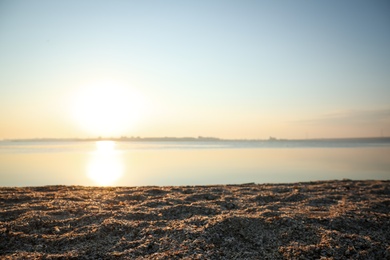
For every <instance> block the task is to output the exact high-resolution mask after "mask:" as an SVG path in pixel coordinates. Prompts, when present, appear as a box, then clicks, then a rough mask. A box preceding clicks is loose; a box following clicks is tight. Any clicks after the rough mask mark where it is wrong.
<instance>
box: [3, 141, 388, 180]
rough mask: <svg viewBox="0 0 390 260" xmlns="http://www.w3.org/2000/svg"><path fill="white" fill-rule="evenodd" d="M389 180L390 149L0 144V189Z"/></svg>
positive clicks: (362, 145) (282, 144) (360, 145)
mask: <svg viewBox="0 0 390 260" xmlns="http://www.w3.org/2000/svg"><path fill="white" fill-rule="evenodd" d="M343 178H348V179H382V180H389V179H390V142H351V141H347V142H343V141H327V142H325V141H322V142H315V141H313V142H308V141H306V142H292V141H290V142H287V141H276V142H270V141H264V142H203V143H202V142H112V141H100V142H86V141H84V142H10V141H2V142H0V186H41V185H92V186H95V185H115V186H139V185H208V184H229V183H230V184H239V183H247V182H255V183H269V182H272V183H282V182H283V183H284V182H300V181H315V180H329V179H343Z"/></svg>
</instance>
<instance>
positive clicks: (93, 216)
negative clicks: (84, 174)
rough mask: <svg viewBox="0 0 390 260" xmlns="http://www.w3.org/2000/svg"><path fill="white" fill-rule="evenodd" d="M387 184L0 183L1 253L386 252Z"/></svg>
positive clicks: (205, 255)
mask: <svg viewBox="0 0 390 260" xmlns="http://www.w3.org/2000/svg"><path fill="white" fill-rule="evenodd" d="M389 213H390V181H351V180H343V181H326V182H310V183H294V184H242V185H220V186H185V187H182V186H180V187H81V186H45V187H22V188H6V187H2V188H0V258H5V259H20V258H24V259H57V258H62V259H72V258H77V259H390V245H389V244H390V214H389Z"/></svg>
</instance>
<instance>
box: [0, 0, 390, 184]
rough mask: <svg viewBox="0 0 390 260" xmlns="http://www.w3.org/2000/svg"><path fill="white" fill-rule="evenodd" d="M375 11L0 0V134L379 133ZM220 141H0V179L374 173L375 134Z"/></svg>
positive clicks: (111, 180) (386, 61) (213, 179)
mask: <svg viewBox="0 0 390 260" xmlns="http://www.w3.org/2000/svg"><path fill="white" fill-rule="evenodd" d="M389 13H390V3H389V1H387V0H377V1H363V0H346V1H336V0H330V1H303V0H297V1H261V0H260V1H251V0H244V1H222V0H215V1H177V0H169V1H155V0H151V1H124V0H113V1H104V0H94V1H92V0H84V1H78V0H77V1H76V0H68V1H49V0H36V1H22V0H12V1H11V0H2V1H0V57H1V58H0V140H9V139H31V138H32V139H34V138H59V139H61V138H67V139H71V138H86V139H89V138H96V139H97V140H98V139H99V138H98V137H102V139H105V138H110V137H116V138H118V140H120V137H130V136H135V137H137V136H144V137H145V136H168V137H169V136H177V137H182V136H195V137H197V136H206V137H207V136H217V137H220V138H224V139H256V140H257V139H263V140H266V139H268V138H269V137H276V138H277V139H279V138H280V139H316V138H348V137H382V138H383V137H386V136H390V103H389V100H390V87H389V82H390V48H389V46H390V30H389V24H390V16H389ZM125 139H126V138H125ZM271 139H272V138H271ZM220 144H221V143H218V142H217V143H213V142H208V143H199V142H196V143H188V144H187V143H183V142H180V143H169V144H168V143H167V142H165V143H164V144H162V143H158V144H153V143H151V142H148V143H147V144H141V143H134V142H133V143H132V142H115V143H113V142H111V143H110V142H105V143H104V142H103V143H97V144H95V143H93V142H65V143H63V142H50V143H49V142H45V143H39V142H28V143H23V142H16V143H13V142H12V143H10V142H8V141H2V142H1V144H0V149H1V151H0V176H1V179H0V185H4V186H9V185H11V186H12V185H17V186H19V185H48V184H79V185H178V184H185V185H187V184H213V183H242V182H291V181H304V180H316V179H335V178H337V179H340V178H352V179H355V178H363V179H367V178H368V179H369V178H378V179H380V178H383V179H388V172H389V167H388V161H389V160H388V154H389V153H388V145H384V146H382V145H374V146H367V145H366V144H359V145H356V144H353V145H352V146H347V147H340V145H336V147H334V146H333V144H332V143H319V144H318V145H317V146H316V145H315V146H313V147H312V146H309V147H306V146H305V145H302V143H293V142H288V143H286V142H276V143H275V142H268V143H266V146H265V147H258V146H257V145H254V144H253V143H252V144H248V143H245V145H242V144H243V143H241V144H237V143H235V144H234V145H231V143H230V144H229V145H230V146H229V145H227V146H225V144H227V143H224V145H222V146H220ZM281 144H288V145H290V147H284V146H283V145H282V146H281V147H279V146H278V145H281ZM306 144H307V143H306ZM311 144H314V143H311ZM153 145H155V146H153ZM291 146H293V147H291ZM371 176H372V177H371Z"/></svg>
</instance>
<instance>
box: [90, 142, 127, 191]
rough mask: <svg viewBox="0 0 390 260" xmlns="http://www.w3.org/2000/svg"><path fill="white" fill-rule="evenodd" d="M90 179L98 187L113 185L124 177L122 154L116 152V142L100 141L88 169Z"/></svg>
mask: <svg viewBox="0 0 390 260" xmlns="http://www.w3.org/2000/svg"><path fill="white" fill-rule="evenodd" d="M87 174H88V177H89V178H90V179H91V180H93V181H94V182H95V183H97V184H98V185H102V186H107V185H112V184H113V183H114V182H115V181H117V180H118V179H120V178H121V177H122V175H123V162H122V158H121V154H120V153H119V152H118V151H116V150H115V142H113V141H98V142H96V151H95V152H93V153H92V155H91V159H90V161H89V164H88V167H87Z"/></svg>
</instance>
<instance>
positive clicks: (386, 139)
mask: <svg viewBox="0 0 390 260" xmlns="http://www.w3.org/2000/svg"><path fill="white" fill-rule="evenodd" d="M2 141H6V142H97V141H116V142H313V141H315V142H321V141H324V142H332V141H342V142H357V141H361V142H372V141H374V142H390V137H345V138H343V137H340V138H308V139H279V138H275V137H270V138H268V139H221V138H217V137H202V136H199V137H96V138H21V139H3V140H2Z"/></svg>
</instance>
